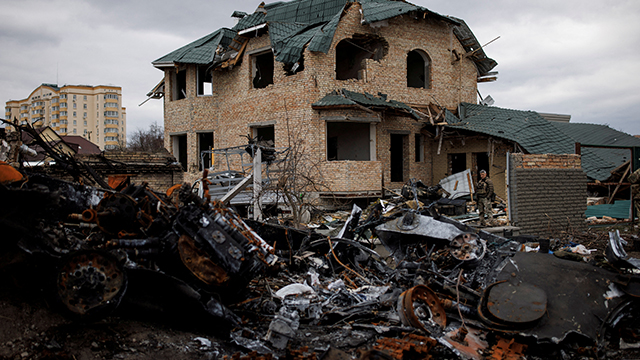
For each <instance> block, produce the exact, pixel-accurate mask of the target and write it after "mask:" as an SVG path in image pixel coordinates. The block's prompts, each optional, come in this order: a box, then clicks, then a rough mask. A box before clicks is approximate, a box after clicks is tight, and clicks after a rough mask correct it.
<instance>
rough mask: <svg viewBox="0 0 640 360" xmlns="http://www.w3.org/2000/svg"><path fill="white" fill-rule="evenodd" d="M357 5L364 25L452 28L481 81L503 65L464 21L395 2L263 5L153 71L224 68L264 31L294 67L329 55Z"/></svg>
mask: <svg viewBox="0 0 640 360" xmlns="http://www.w3.org/2000/svg"><path fill="white" fill-rule="evenodd" d="M356 2H357V3H359V4H360V5H361V6H362V16H363V19H362V23H363V24H374V23H378V22H381V21H385V20H388V19H391V18H394V17H398V16H402V15H407V14H415V15H416V17H418V18H426V17H434V18H437V19H439V20H442V21H445V22H447V23H450V24H451V25H452V26H453V29H454V34H455V36H456V37H457V38H458V40H459V41H460V43H461V44H462V46H463V47H464V49H465V51H466V52H467V54H468V57H469V58H470V59H472V60H473V61H474V63H475V64H476V68H477V70H478V75H479V76H486V75H488V73H489V71H490V70H491V69H493V68H494V67H495V66H496V65H497V62H495V61H494V60H493V59H490V58H488V57H487V56H486V54H485V53H484V51H483V50H482V47H481V46H480V44H479V43H478V41H477V39H476V38H475V36H474V35H473V33H472V32H471V30H470V29H469V27H468V26H467V24H466V23H465V22H464V21H462V20H460V19H456V18H453V17H449V16H443V15H440V14H437V13H434V12H432V11H430V10H428V9H427V8H424V7H421V6H417V5H413V4H410V3H408V2H404V1H393V0H359V1H353V0H294V1H289V2H275V3H271V4H265V3H264V2H263V3H262V4H260V6H259V7H258V9H256V11H255V12H254V13H253V14H246V13H244V12H240V11H235V12H234V13H233V15H232V16H233V17H235V18H238V19H239V21H238V23H237V24H236V25H235V26H234V27H233V29H225V28H222V29H219V30H217V31H215V32H213V33H211V34H209V35H207V36H205V37H202V38H200V39H198V40H196V41H194V42H192V43H190V44H187V45H185V46H183V47H181V48H180V49H177V50H175V51H173V52H171V53H169V54H167V55H165V56H163V57H161V58H159V59H157V60H155V61H153V65H154V66H155V67H158V68H160V67H165V66H173V65H175V64H178V63H189V64H200V65H205V64H213V65H215V66H220V65H221V64H223V62H224V61H225V58H227V59H228V58H231V57H235V56H241V55H242V54H241V52H242V50H243V47H234V46H233V42H234V41H235V42H237V43H239V44H243V43H244V40H243V39H238V37H243V38H246V37H250V36H251V34H258V33H261V32H260V30H262V29H268V32H269V36H270V38H271V46H272V48H273V51H274V54H275V56H276V60H277V61H280V62H282V63H284V64H288V65H293V64H295V63H297V62H298V61H300V58H301V57H302V52H303V50H304V48H305V47H308V49H309V51H312V52H323V53H327V52H328V51H329V48H330V47H331V42H332V40H333V36H334V33H335V30H336V28H337V26H338V23H339V21H340V18H341V16H342V14H343V13H344V11H345V9H346V8H348V7H350V6H351V5H352V4H354V3H356ZM234 38H235V40H234ZM229 53H230V54H229ZM222 67H226V66H222Z"/></svg>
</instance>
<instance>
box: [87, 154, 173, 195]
mask: <svg viewBox="0 0 640 360" xmlns="http://www.w3.org/2000/svg"><path fill="white" fill-rule="evenodd" d="M103 155H104V157H105V158H107V159H108V160H111V161H113V163H111V164H108V163H106V162H104V161H102V160H101V159H100V158H99V157H97V156H95V155H76V160H78V161H83V162H86V163H88V164H89V165H90V166H91V167H92V168H93V169H94V170H96V172H98V173H99V174H100V175H101V176H102V177H103V178H104V179H105V181H108V178H109V176H110V175H130V176H131V183H135V184H142V183H143V182H146V183H148V184H149V187H150V188H151V189H152V190H155V191H158V192H166V191H167V189H168V188H170V187H171V186H173V185H175V184H182V183H183V181H184V173H183V171H182V168H181V167H180V165H178V164H177V163H176V159H175V158H174V157H173V156H172V155H170V154H168V153H159V154H151V153H144V152H116V151H110V152H105V153H103Z"/></svg>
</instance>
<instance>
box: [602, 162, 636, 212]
mask: <svg viewBox="0 0 640 360" xmlns="http://www.w3.org/2000/svg"><path fill="white" fill-rule="evenodd" d="M629 170H631V163H629V166H628V167H627V171H625V172H624V175H622V177H621V178H620V182H618V185H617V186H616V189H615V190H613V193H612V194H611V197H610V198H609V201H608V202H607V204H611V203H612V202H613V197H614V196H616V193H617V192H618V189H620V185H622V180H624V178H625V177H626V176H627V174H628V173H629Z"/></svg>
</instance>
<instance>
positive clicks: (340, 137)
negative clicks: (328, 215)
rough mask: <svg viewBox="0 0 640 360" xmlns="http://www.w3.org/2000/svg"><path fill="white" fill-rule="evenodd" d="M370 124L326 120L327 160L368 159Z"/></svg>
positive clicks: (369, 156)
mask: <svg viewBox="0 0 640 360" xmlns="http://www.w3.org/2000/svg"><path fill="white" fill-rule="evenodd" d="M370 134H371V130H370V125H369V124H368V123H354V122H327V160H329V161H334V160H356V161H369V160H370V159H371V152H370V138H371V135H370Z"/></svg>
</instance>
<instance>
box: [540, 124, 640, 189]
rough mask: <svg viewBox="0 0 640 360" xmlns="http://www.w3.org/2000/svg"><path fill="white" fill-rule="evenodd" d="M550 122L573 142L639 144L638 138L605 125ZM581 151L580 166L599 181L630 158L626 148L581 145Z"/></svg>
mask: <svg viewBox="0 0 640 360" xmlns="http://www.w3.org/2000/svg"><path fill="white" fill-rule="evenodd" d="M551 123H552V124H553V125H554V126H555V127H556V128H557V129H558V130H560V131H562V132H563V133H564V134H566V135H567V136H569V137H570V138H571V139H573V141H574V143H575V142H579V143H581V144H585V145H603V146H640V139H638V138H636V137H634V136H631V135H629V134H626V133H623V132H621V131H618V130H614V129H612V128H610V127H608V126H607V125H601V124H581V123H568V122H567V123H564V122H553V121H552V122H551ZM581 152H582V158H583V165H582V167H583V169H584V171H585V172H586V173H587V176H589V177H590V178H593V179H597V180H601V181H602V180H606V179H607V178H608V177H609V176H611V170H613V169H615V168H617V167H618V166H620V165H622V164H624V163H625V162H627V161H629V160H630V159H631V158H632V155H631V152H630V151H629V150H628V149H616V148H611V149H601V148H589V147H583V148H582V149H581ZM585 160H586V161H585Z"/></svg>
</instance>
